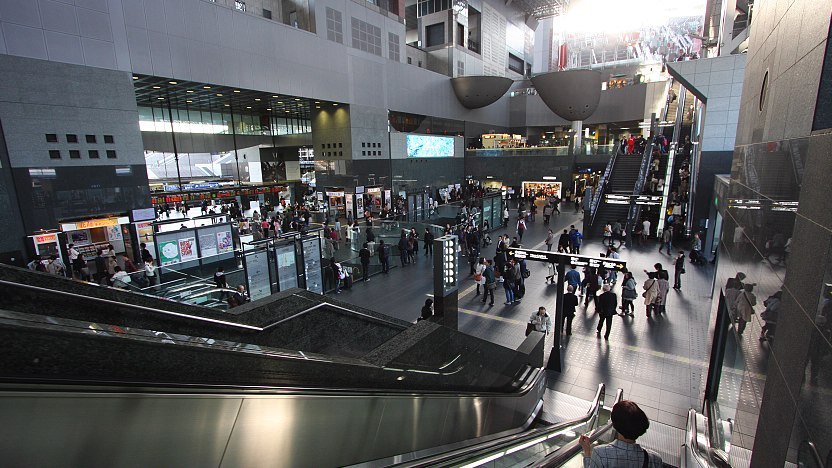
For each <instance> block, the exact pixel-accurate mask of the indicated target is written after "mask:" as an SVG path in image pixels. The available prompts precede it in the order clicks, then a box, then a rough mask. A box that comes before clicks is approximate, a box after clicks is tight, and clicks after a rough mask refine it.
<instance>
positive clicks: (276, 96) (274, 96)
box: [272, 94, 280, 98]
mask: <svg viewBox="0 0 832 468" xmlns="http://www.w3.org/2000/svg"><path fill="white" fill-rule="evenodd" d="M272 97H273V98H279V97H280V96H278V95H277V94H273V95H272Z"/></svg>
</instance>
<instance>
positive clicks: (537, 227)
mask: <svg viewBox="0 0 832 468" xmlns="http://www.w3.org/2000/svg"><path fill="white" fill-rule="evenodd" d="M567 211H568V210H565V211H564V214H562V215H560V216H556V217H554V218H553V220H552V223H551V226H550V227H551V228H552V229H553V230H554V231H555V233H556V234H557V233H559V232H560V231H561V230H562V229H564V228H568V227H569V225H570V224H575V225H578V226H580V219H579V217H578V215H574V214H569V213H567ZM529 224H530V227H529V229H528V230H527V232H526V235H525V238H524V241H525V242H524V243H523V244H524V246H525V247H529V248H539V249H543V250H545V246H544V245H543V240H544V239H545V237H546V227H545V226H543V223H542V218H541V217H538V219H537V222H534V223H529ZM500 233H503V231H498V232H497V233H494V234H493V235H492V238H494V239H495V240H496V237H497V234H500ZM512 235H513V233H512ZM494 248H495V245H492V246H491V247H489V248H487V249H485V250H484V252H483V255H484V256H486V257H487V258H491V257H493V255H494ZM677 248H678V247H677ZM600 252H602V247H601V245H600V243H597V242H592V241H588V242H587V243H586V244H585V246H584V248H583V249H582V253H585V254H597V253H600ZM621 255H622V258H624V259H626V260H627V261H628V262H629V263H628V265H629V268H630V270H631V271H634V272H636V273H635V275H636V281H637V282H638V283H639V288H640V287H641V283H642V282H643V281H644V280H645V279H646V275H645V274H644V273H643V271H642V270H645V269H646V270H652V269H653V264H654V263H656V262H662V263H663V264H664V266H665V268H671V265H670V257H669V256H668V255H667V254H660V253H658V246H657V245H656V244H654V243H652V242H651V243H649V244H648V245H645V246H638V245H636V246H634V247H633V248H632V249H624V250H622V251H621ZM529 268H530V270H531V271H532V275H531V277H530V278H528V279H527V280H526V296H525V297H524V298H523V301H522V302H521V303H519V304H515V305H509V306H505V305H503V302H505V298H504V295H503V291H502V289H501V288H498V289H497V290H496V291H495V302H494V304H495V305H494V306H493V307H489V306H488V305H487V304H483V303H481V302H480V301H479V299H481V297H477V296H476V295H475V286H474V283H473V281H471V280H470V279H466V280H463V281H462V284H461V285H460V294H459V306H460V320H459V329H460V330H461V331H463V332H465V333H469V334H471V335H474V336H478V337H480V338H483V339H487V340H490V341H493V342H495V343H498V344H501V345H503V346H507V347H511V348H515V347H516V346H518V345H519V344H520V343H521V342H522V341H523V339H524V331H525V323H526V321H527V320H528V318H529V316H530V315H531V314H532V313H533V312H534V311H536V310H537V307H538V306H540V305H544V306H546V307H547V308H548V309H549V310H550V311H551V312H554V309H555V308H554V299H555V295H556V291H555V289H556V288H555V286H552V285H547V284H544V277H545V275H546V267H545V266H544V265H543V264H530V266H529ZM461 272H462V275H461V276H462V277H463V278H467V274H466V273H467V263H465V265H463V267H462V268H461ZM712 275H713V272H712V268H711V266H704V267H697V266H692V265H688V266H687V274H686V275H685V276H684V277H683V286H682V290H681V291H678V292H677V291H674V290H671V292H670V294H671V296H670V299H669V302H668V306H667V315H666V316H661V317H658V318H652V319H649V320H648V319H647V317H646V316H645V313H644V306H643V305H642V304H641V301H642V299H641V298H639V299H637V300H636V301H635V303H636V307H637V309H636V316H635V317H634V318H622V317H615V318H614V322H613V328H612V333H611V335H610V339H609V341H605V340H603V339H599V338H597V337H596V335H595V327H596V325H597V321H598V317H597V315H596V314H595V312H594V309H593V306H592V305H590V306H589V307H588V310H584V308H583V307H580V308H579V311H578V315H577V316H576V317H575V320H574V322H573V334H572V336H571V337H565V338H566V340H565V342H564V350H563V351H564V359H565V367H564V369H563V372H561V373H551V377H550V379H549V383H548V386H549V387H550V388H551V389H553V390H557V391H560V392H563V393H567V394H569V395H572V396H575V397H578V398H582V399H586V400H589V399H591V398H592V397H593V395H594V393H595V389H596V386H597V385H598V383H600V382H604V383H606V385H607V388H608V389H610V392H614V389H615V388H618V387H620V388H622V389H623V390H624V392H625V393H624V395H625V397H626V398H628V399H632V400H634V401H636V402H637V403H638V404H639V405H640V406H641V407H642V408H643V409H644V411H645V412H646V413H647V415H648V416H649V417H650V418H651V419H652V420H655V421H659V422H662V423H665V424H668V425H670V426H674V427H678V428H684V427H685V422H686V419H685V418H686V415H687V411H688V409H689V408H691V407H695V408H697V409H699V407H700V406H701V397H702V392H703V391H704V380H705V376H706V375H707V358H708V353H709V347H708V346H709V344H708V340H709V336H708V333H709V331H708V323H709V316H710V310H711V306H710V304H711V298H710V293H711V284H712V282H713V276H712ZM671 280H672V278H671ZM432 292H433V277H432V269H431V262H430V260H429V259H428V258H426V257H424V256H421V255H420V256H419V258H418V260H417V262H416V264H415V265H409V266H406V267H404V268H397V269H395V270H393V271H391V272H390V274H388V275H378V276H375V277H373V278H371V280H370V281H369V282H368V283H358V284H355V285H354V286H353V287H352V289H350V290H348V291H344V292H343V293H342V294H341V295H340V297H339V299H341V300H345V301H347V302H351V303H354V304H356V305H360V306H363V307H367V308H370V309H373V310H376V311H378V312H382V313H386V314H388V315H391V316H394V317H397V318H400V319H404V320H410V321H415V319H416V317H417V316H418V315H419V310H420V308H421V307H422V305H423V303H424V300H425V299H427V298H428V297H429V296H430V295H431V294H432ZM615 292H616V293H617V294H618V295H619V298H620V292H621V291H620V286H617V287H616V290H615ZM547 341H548V344H549V346H551V344H552V341H553V338H552V337H551V336H549V337H548V338H547ZM547 352H548V351H547ZM547 358H548V356H547Z"/></svg>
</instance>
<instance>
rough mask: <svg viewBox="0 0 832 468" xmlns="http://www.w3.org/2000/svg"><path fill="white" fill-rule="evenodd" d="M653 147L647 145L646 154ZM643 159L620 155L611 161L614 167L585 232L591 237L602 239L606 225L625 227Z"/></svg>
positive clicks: (604, 181)
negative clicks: (619, 197)
mask: <svg viewBox="0 0 832 468" xmlns="http://www.w3.org/2000/svg"><path fill="white" fill-rule="evenodd" d="M650 149H651V145H649V144H648V145H647V147H646V149H645V152H648V151H650ZM642 161H643V155H642V157H639V155H625V154H623V153H620V152H619V153H618V154H617V155H616V156H615V158H614V160H613V161H611V164H612V167H611V170H610V171H609V175H608V176H607V178H606V179H605V180H603V181H602V183H603V184H605V185H604V186H603V191H602V192H601V194H600V197H599V198H598V199H597V200H593V203H596V202H597V204H598V206H597V208H596V209H595V211H594V216H591V217H590V220H591V221H590V222H591V225H590V226H589V228H588V229H587V227H586V226H585V228H584V231H585V232H586V233H588V234H589V235H590V236H592V237H595V238H600V237H601V236H602V234H603V232H604V225H605V224H606V223H609V224H611V225H612V224H614V223H615V222H616V221H620V222H621V223H622V225H624V224H625V223H626V221H627V218H628V215H629V212H630V203H629V196H630V195H631V194H632V193H633V187H635V186H636V183H637V182H638V181H639V175H640V173H641V168H642ZM610 196H613V197H614V196H623V198H622V199H621V200H620V202H618V200H610V199H609V197H610Z"/></svg>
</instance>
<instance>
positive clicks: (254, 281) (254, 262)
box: [246, 250, 272, 301]
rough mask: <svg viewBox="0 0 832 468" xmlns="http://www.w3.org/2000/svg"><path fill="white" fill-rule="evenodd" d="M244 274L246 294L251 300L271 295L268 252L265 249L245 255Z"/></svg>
mask: <svg viewBox="0 0 832 468" xmlns="http://www.w3.org/2000/svg"><path fill="white" fill-rule="evenodd" d="M246 275H247V277H248V294H249V296H250V297H251V300H252V301H256V300H257V299H262V298H264V297H267V296H269V295H271V293H272V289H271V283H270V282H269V253H268V252H267V251H266V250H258V251H256V252H254V253H250V254H248V255H246Z"/></svg>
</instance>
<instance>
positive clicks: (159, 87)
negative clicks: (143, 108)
mask: <svg viewBox="0 0 832 468" xmlns="http://www.w3.org/2000/svg"><path fill="white" fill-rule="evenodd" d="M153 89H162V87H161V86H154V87H153Z"/></svg>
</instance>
